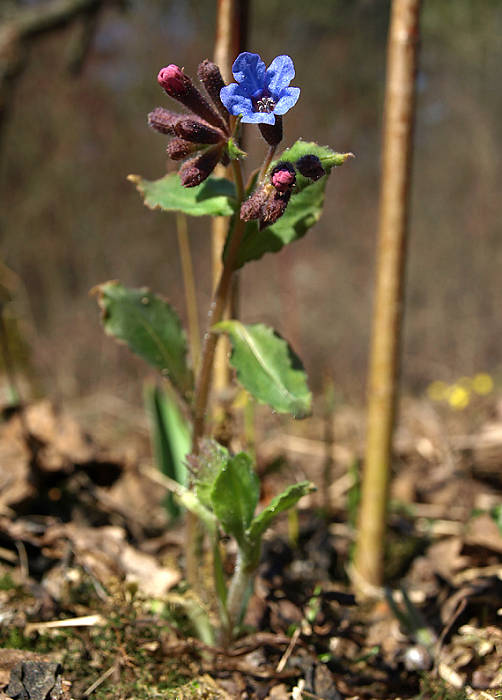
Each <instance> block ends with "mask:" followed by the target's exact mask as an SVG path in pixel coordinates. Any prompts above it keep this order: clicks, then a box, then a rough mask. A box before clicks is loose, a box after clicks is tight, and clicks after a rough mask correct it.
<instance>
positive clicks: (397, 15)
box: [354, 0, 420, 589]
mask: <svg viewBox="0 0 502 700" xmlns="http://www.w3.org/2000/svg"><path fill="white" fill-rule="evenodd" d="M419 12H420V0H393V3H392V10H391V22H390V31H389V40H388V49H387V51H388V53H387V84H386V92H385V114H384V129H383V162H382V184H381V192H380V217H379V239H378V262H377V280H376V299H375V307H374V317H373V335H372V346H371V354H370V370H369V395H368V431H367V441H366V459H365V469H364V475H363V482H362V494H361V507H360V513H359V528H358V535H357V548H356V555H355V560H354V568H355V571H356V578H357V579H358V580H359V581H360V582H365V583H367V584H368V585H369V589H371V587H375V586H380V585H381V584H382V580H383V556H384V543H385V521H386V512H387V498H388V484H389V473H390V461H391V449H392V433H393V428H394V420H395V403H396V395H397V383H398V374H399V349H400V336H401V319H402V297H403V281H404V271H405V256H406V233H407V222H408V198H409V187H410V172H411V154H412V133H413V121H414V119H413V117H414V83H415V75H416V68H417V47H418V29H419ZM360 588H364V586H360Z"/></svg>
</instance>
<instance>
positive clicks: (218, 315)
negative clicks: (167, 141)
mask: <svg viewBox="0 0 502 700" xmlns="http://www.w3.org/2000/svg"><path fill="white" fill-rule="evenodd" d="M232 166H233V170H234V180H235V186H236V190H237V214H236V215H235V217H234V228H233V231H232V233H231V237H230V243H229V246H228V251H227V255H226V258H225V261H224V264H223V270H222V272H221V276H220V280H219V282H218V286H217V287H216V291H215V293H214V297H213V301H212V302H211V307H210V309H209V318H208V330H207V332H206V334H205V336H204V344H203V348H202V360H201V365H200V370H199V376H198V379H197V384H196V387H195V401H194V429H193V451H194V453H195V454H197V453H198V452H199V447H200V441H201V439H202V437H203V435H204V431H205V426H206V413H207V405H208V400H209V391H210V389H211V376H212V371H213V363H214V352H215V349H216V344H217V342H218V335H216V334H215V333H212V332H211V326H213V325H215V324H216V323H218V322H219V321H221V320H222V318H223V314H224V312H225V308H226V306H227V302H228V299H229V294H230V291H231V283H232V277H233V273H234V269H235V264H236V262H237V254H238V252H239V248H240V245H241V242H242V237H243V235H244V228H245V222H244V221H242V220H241V219H240V218H239V214H238V212H239V209H240V205H241V203H242V200H243V197H244V184H243V180H242V170H241V165H240V163H239V161H236V160H233V161H232Z"/></svg>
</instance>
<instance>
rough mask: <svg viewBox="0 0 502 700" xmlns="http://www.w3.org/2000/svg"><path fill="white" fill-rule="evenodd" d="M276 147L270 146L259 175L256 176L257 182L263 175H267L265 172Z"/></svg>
mask: <svg viewBox="0 0 502 700" xmlns="http://www.w3.org/2000/svg"><path fill="white" fill-rule="evenodd" d="M276 148H277V146H270V147H269V149H268V153H267V157H266V158H265V160H264V161H263V165H262V166H261V170H260V174H259V176H258V182H261V181H262V180H263V178H264V177H265V175H266V174H267V170H268V168H269V165H270V163H271V162H272V158H273V157H274V155H275V151H276Z"/></svg>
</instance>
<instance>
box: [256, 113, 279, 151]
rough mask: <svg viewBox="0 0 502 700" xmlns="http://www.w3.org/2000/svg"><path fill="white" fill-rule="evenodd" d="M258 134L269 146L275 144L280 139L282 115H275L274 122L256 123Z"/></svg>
mask: <svg viewBox="0 0 502 700" xmlns="http://www.w3.org/2000/svg"><path fill="white" fill-rule="evenodd" d="M258 128H259V129H260V134H261V135H262V136H263V138H264V139H265V141H266V142H267V143H268V145H269V146H277V145H278V144H279V143H280V142H281V141H282V117H281V116H280V115H278V114H276V115H275V124H258Z"/></svg>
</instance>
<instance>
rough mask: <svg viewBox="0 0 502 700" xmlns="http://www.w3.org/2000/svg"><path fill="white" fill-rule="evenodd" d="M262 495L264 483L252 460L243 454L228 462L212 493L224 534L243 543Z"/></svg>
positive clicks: (214, 509)
mask: <svg viewBox="0 0 502 700" xmlns="http://www.w3.org/2000/svg"><path fill="white" fill-rule="evenodd" d="M259 496H260V482H259V480H258V477H257V476H256V474H255V471H254V469H253V464H252V461H251V457H249V455H247V454H246V453H245V452H240V453H239V454H237V455H235V457H232V458H231V459H229V460H228V462H227V464H226V465H225V466H224V467H223V469H222V470H221V472H220V473H219V475H218V477H217V478H216V480H215V482H214V485H213V489H212V491H211V501H212V504H213V511H214V513H215V515H216V517H217V518H218V520H219V522H220V523H221V526H222V528H223V529H224V531H225V532H226V533H227V534H228V535H232V536H233V537H235V539H236V540H237V542H238V543H239V544H241V543H242V542H243V537H244V532H245V530H246V528H247V527H248V526H249V524H250V523H251V520H252V518H253V515H254V511H255V508H256V505H257V503H258V498H259Z"/></svg>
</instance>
